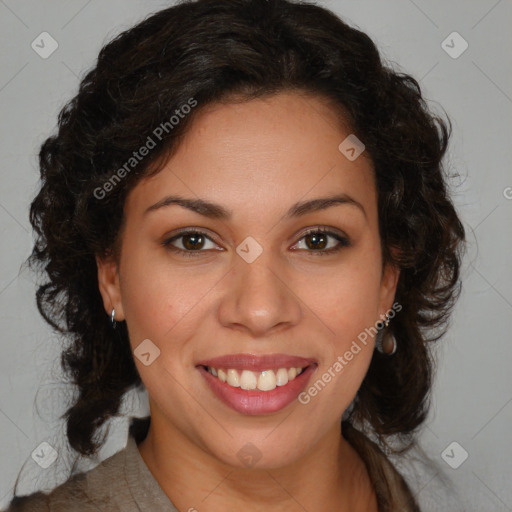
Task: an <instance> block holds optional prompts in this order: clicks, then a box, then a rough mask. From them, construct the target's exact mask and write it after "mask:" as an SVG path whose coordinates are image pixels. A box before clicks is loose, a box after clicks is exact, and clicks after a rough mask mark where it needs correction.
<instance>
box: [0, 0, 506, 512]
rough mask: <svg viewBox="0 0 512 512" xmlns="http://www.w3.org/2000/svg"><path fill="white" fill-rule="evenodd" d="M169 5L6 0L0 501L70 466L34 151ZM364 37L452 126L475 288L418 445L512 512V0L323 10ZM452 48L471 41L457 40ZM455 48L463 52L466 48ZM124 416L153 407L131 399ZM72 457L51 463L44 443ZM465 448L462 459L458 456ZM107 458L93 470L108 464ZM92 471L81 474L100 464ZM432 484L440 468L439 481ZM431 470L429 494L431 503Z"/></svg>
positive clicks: (485, 506) (442, 358)
mask: <svg viewBox="0 0 512 512" xmlns="http://www.w3.org/2000/svg"><path fill="white" fill-rule="evenodd" d="M167 5H169V2H163V1H149V0H146V1H142V0H139V1H137V0H124V1H120V0H114V1H113V0H109V1H108V2H106V1H104V2H100V1H99V0H89V1H84V0H68V1H66V2H62V1H60V2H58V1H56V0H51V1H49V0H46V1H45V2H40V1H39V2H37V1H35V0H32V1H28V0H24V1H16V2H15V1H14V0H0V34H1V36H0V37H1V42H2V52H1V57H0V59H1V76H0V108H1V112H2V122H1V128H0V129H1V134H0V135H1V136H0V152H1V168H0V169H1V170H0V180H1V187H0V232H1V252H0V326H1V338H0V346H1V349H2V357H1V358H0V390H1V393H0V432H1V436H0V507H4V506H5V505H6V504H7V502H8V501H9V499H10V496H11V492H12V486H13V484H14V480H15V478H16V475H17V474H18V471H19V470H20V469H21V467H22V465H23V467H24V470H23V475H24V476H23V477H22V484H21V487H20V492H23V493H28V492H31V491H33V490H35V489H39V488H47V489H49V488H51V487H52V486H53V485H55V484H56V483H58V482H59V480H62V479H63V478H65V471H66V470H67V469H69V468H68V467H67V464H68V463H67V462H66V453H65V446H64V445H63V444H62V441H61V440H62V437H63V435H64V433H65V430H63V425H62V422H59V421H58V417H57V416H58V414H60V413H62V412H64V407H63V405H62V404H63V399H64V397H65V394H64V393H65V389H66V388H65V386H63V385H62V384H60V383H59V380H61V379H62V375H61V373H60V370H59V357H58V356H59V340H58V338H57V337H56V336H55V335H54V334H53V333H51V331H50V330H49V328H48V327H47V326H46V324H44V322H43V321H42V319H41V318H40V316H39V314H38V312H37V309H36V307H35V301H34V290H35V284H34V283H35V277H34V275H32V274H31V272H30V271H28V270H26V269H23V268H21V264H22V262H23V260H24V259H25V258H26V257H27V256H28V255H29V252H30V248H31V243H32V237H31V233H30V226H29V222H28V216H27V213H28V206H29V203H30V201H31V199H32V197H33V195H34V194H35V192H36V190H37V181H38V171H37V158H36V155H37V152H38V150H39V145H40V144H41V142H42V141H43V140H44V139H45V138H46V137H47V136H48V135H50V134H51V132H52V131H53V130H54V128H55V125H56V117H57V113H58V111H59V110H60V108H61V107H62V106H63V104H64V102H65V101H67V100H68V99H70V98H71V96H72V95H74V94H75V92H76V90H77V86H78V82H79V79H80V78H81V77H83V74H84V71H85V70H86V69H88V68H89V67H90V66H91V65H92V64H93V63H94V60H95V58H96V56H97V53H98V51H99V49H100V48H101V46H102V45H103V44H105V43H106V42H107V41H108V40H109V39H111V38H112V37H113V36H114V35H116V34H117V33H118V32H119V31H120V30H123V29H126V28H128V27H129V26H131V25H132V24H133V23H135V22H136V21H138V20H140V19H142V18H143V17H144V16H145V15H147V14H149V13H150V12H153V11H156V10H158V9H160V8H162V7H164V6H167ZM320 5H324V6H326V7H329V8H331V9H333V10H334V11H335V12H337V13H338V14H339V15H341V16H342V17H343V18H344V19H345V20H346V21H348V22H349V23H351V24H353V25H356V26H358V27H359V28H360V29H362V30H364V31H366V32H367V33H368V34H369V35H370V36H371V37H372V38H373V39H374V40H375V41H376V42H377V44H378V46H379V48H380V50H381V51H382V53H383V56H384V57H386V58H387V59H389V60H391V61H394V62H397V63H399V65H400V66H401V67H402V68H403V70H404V71H406V72H409V73H411V74H412V75H413V76H415V77H416V78H417V79H419V80H420V82H421V85H422V87H423V90H424V93H425V95H426V97H427V98H428V99H429V100H431V106H432V108H434V109H436V110H438V111H440V106H442V107H444V109H445V110H446V112H447V113H448V115H449V116H450V118H451V119H452V121H453V125H454V133H453V137H452V142H451V148H450V152H449V155H448V159H447V166H448V168H449V169H450V171H452V172H457V173H458V174H459V178H457V179H456V180H454V181H453V182H452V183H453V187H454V200H455V203H456V205H457V207H458V210H459V212H460V214H461V216H462V218H463V221H464V224H465V226H466V228H467V232H468V239H469V245H468V254H467V257H466V260H465V264H464V269H463V284H464V287H463V293H462V296H461V299H460V301H459V303H458V305H457V308H456V310H455V312H454V316H453V320H452V324H451V329H450V331H449V333H448V335H447V336H446V338H445V339H444V340H443V341H442V343H440V344H439V347H438V348H436V351H437V356H438V360H439V370H438V373H437V379H436V382H435V387H434V391H433V404H432V410H431V414H430V416H429V419H428V421H427V423H426V426H425V428H424V429H423V431H422V433H421V435H420V438H419V439H420V443H421V446H423V448H424V449H425V451H426V453H427V454H428V455H429V456H430V457H431V458H432V459H433V460H435V461H436V462H438V463H439V467H440V468H442V471H443V472H444V473H446V475H448V477H449V478H451V479H452V481H453V482H454V483H455V485H456V487H457V489H458V491H459V494H460V496H461V499H462V500H463V501H464V504H465V509H466V510H471V511H473V510H475V511H477V510H478V511H481V510H486V511H488V510H493V511H512V486H510V481H511V480H512V448H511V444H512V443H511V441H512V439H511V434H510V432H511V430H512V429H511V424H512V403H511V402H512V385H511V384H512V382H511V371H510V362H511V361H512V343H511V342H510V339H511V337H510V333H511V332H512V314H511V313H512V286H511V284H512V269H511V265H510V249H511V247H512V242H511V233H512V229H511V228H512V188H511V187H512V172H511V169H510V162H511V161H512V158H511V157H512V144H511V140H510V135H511V133H512V132H511V124H512V122H511V121H512V116H511V114H512V60H511V58H510V49H511V48H512V32H511V31H510V26H512V3H511V1H510V0H500V1H496V0H480V1H475V0H473V1H467V0H465V1H463V0H457V1H452V2H444V1H441V0H429V1H421V2H420V0H415V1H414V2H413V1H412V0H392V1H388V2H382V1H379V0H372V1H361V2H355V1H350V0H330V1H323V2H320ZM44 31H46V32H49V33H50V34H51V35H52V37H53V38H55V40H56V41H57V42H58V45H59V46H58V49H57V50H56V51H55V53H53V54H52V55H51V56H50V57H49V58H47V59H43V58H41V57H40V56H39V55H38V54H37V53H36V52H35V51H34V50H33V49H32V48H31V43H32V41H33V40H34V39H36V37H37V36H38V35H39V34H41V33H42V32H44ZM453 31H457V32H458V33H459V34H460V35H461V36H462V37H463V38H464V39H465V40H466V41H467V42H468V44H469V47H468V49H467V50H466V51H465V52H464V53H462V55H460V56H459V57H458V58H452V57H451V56H450V55H448V54H447V53H446V52H445V51H444V50H443V48H442V46H441V43H442V41H443V40H445V39H446V37H447V36H448V35H449V34H451V33H452V32H453ZM448 44H450V45H451V46H454V49H453V50H458V49H459V48H461V46H460V41H457V40H454V42H453V43H452V42H450V39H449V40H448ZM453 50H452V51H453ZM124 407H125V408H124V409H123V410H126V411H138V413H139V414H144V413H145V412H147V403H146V401H145V396H144V395H137V394H135V393H132V394H131V395H129V396H128V397H127V400H126V403H125V405H124ZM126 431H127V424H126V421H123V420H116V421H114V422H112V431H111V435H110V437H109V441H108V443H107V445H106V446H105V447H104V448H103V450H102V451H101V452H100V456H99V459H98V461H99V460H100V459H103V458H105V457H107V456H109V455H111V454H113V453H114V452H116V451H117V450H119V449H120V448H122V447H123V446H124V442H125V439H126ZM44 441H46V442H48V443H49V444H50V445H51V446H52V447H55V449H56V450H57V452H58V453H59V455H60V456H59V458H58V460H57V462H56V463H55V464H53V465H52V466H50V467H49V468H48V469H42V468H40V467H39V466H38V465H37V464H36V463H35V462H34V460H33V459H32V458H31V453H32V452H33V451H34V450H35V449H36V448H37V447H38V446H39V445H40V443H41V442H44ZM453 441H456V442H457V443H459V445H460V446H461V447H463V449H464V450H466V451H467V452H468V454H469V457H468V458H467V460H466V461H465V462H464V463H463V464H461V465H460V466H459V467H458V469H452V468H451V467H450V466H448V464H447V463H445V461H444V460H443V459H442V457H441V453H442V452H443V451H444V450H445V448H446V447H447V446H448V445H450V443H452V442H453ZM461 453H462V452H461V449H460V448H458V447H456V449H455V451H454V452H450V455H452V459H453V458H455V459H457V458H458V457H460V454H461ZM98 461H96V463H97V462H98ZM93 465H95V463H92V462H91V463H90V465H89V466H87V464H86V465H85V466H84V469H87V467H92V466H93ZM434 476H435V475H434ZM429 484H430V477H429V478H425V479H424V481H422V482H421V484H420V485H419V486H418V488H417V489H416V492H417V493H418V495H419V498H420V499H421V496H422V493H425V492H427V490H428V487H429Z"/></svg>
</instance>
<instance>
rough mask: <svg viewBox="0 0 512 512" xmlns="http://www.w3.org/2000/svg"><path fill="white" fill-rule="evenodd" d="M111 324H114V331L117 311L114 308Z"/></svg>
mask: <svg viewBox="0 0 512 512" xmlns="http://www.w3.org/2000/svg"><path fill="white" fill-rule="evenodd" d="M110 322H111V323H112V329H115V328H116V324H117V322H116V310H115V309H114V308H112V314H111V315H110Z"/></svg>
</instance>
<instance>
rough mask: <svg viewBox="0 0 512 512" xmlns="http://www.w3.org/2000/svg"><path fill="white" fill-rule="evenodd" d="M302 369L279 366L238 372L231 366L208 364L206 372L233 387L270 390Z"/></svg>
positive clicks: (293, 376) (298, 373)
mask: <svg viewBox="0 0 512 512" xmlns="http://www.w3.org/2000/svg"><path fill="white" fill-rule="evenodd" d="M303 371H304V369H303V368H279V369H276V370H264V371H262V372H253V371H251V370H242V371H241V373H239V372H238V371H237V370H235V369H233V368H230V369H228V370H223V369H222V368H213V367H211V366H208V372H210V373H211V374H212V375H213V376H215V377H217V378H218V379H219V380H220V381H221V382H226V383H227V384H229V385H230V386H233V387H234V388H241V389H245V390H254V389H259V390H260V391H272V390H273V389H275V388H276V386H285V385H286V384H288V382H290V381H292V380H293V379H295V377H296V376H298V375H300V374H301V373H302V372H303Z"/></svg>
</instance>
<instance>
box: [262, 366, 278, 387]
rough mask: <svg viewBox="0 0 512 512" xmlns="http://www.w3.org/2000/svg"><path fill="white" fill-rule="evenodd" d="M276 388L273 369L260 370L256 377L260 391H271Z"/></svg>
mask: <svg viewBox="0 0 512 512" xmlns="http://www.w3.org/2000/svg"><path fill="white" fill-rule="evenodd" d="M275 388H276V374H275V373H274V370H266V371H264V372H261V374H260V376H259V378H258V389H259V390H260V391H272V390H273V389H275Z"/></svg>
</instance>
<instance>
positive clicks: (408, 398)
mask: <svg viewBox="0 0 512 512" xmlns="http://www.w3.org/2000/svg"><path fill="white" fill-rule="evenodd" d="M448 137H449V130H448V127H447V124H446V123H445V122H444V121H442V120H441V119H438V118H437V117H435V116H434V115H432V114H431V113H430V112H429V111H428V109H427V108H426V105H425V103H424V101H423V98H422V95H421V91H420V88H419V86H418V84H417V82H416V81H415V80H414V79H413V78H412V77H410V76H408V75H406V74H401V73H398V72H395V71H393V70H392V69H391V68H389V67H386V66H385V65H384V64H383V63H382V61H381V59H380V56H379V54H378V51H377V49H376V47H375V45H374V44H373V43H372V41H371V40H370V39H369V38H368V36H366V35H365V34H363V33H362V32H360V31H358V30H355V29H354V28H351V27H349V26H348V25H346V24H345V23H344V22H342V21H341V20H340V19H339V18H337V17H336V16H335V15H334V14H332V13H331V12H330V11H328V10H326V9H323V8H320V7H318V6H315V5H313V4H309V3H292V2H290V1H287V0H195V1H191V2H183V3H180V4H177V5H175V6H173V7H171V8H168V9H165V10H162V11H160V12H158V13H156V14H154V15H152V16H151V17H149V18H148V19H146V20H145V21H143V22H142V23H140V24H138V25H137V26H135V27H133V28H132V29H130V30H127V31H126V32H124V33H122V34H121V35H119V36H118V37H117V38H116V39H114V40H113V41H112V42H110V43H109V44H107V45H106V46H105V47H104V48H103V49H102V50H101V52H100V54H99V58H98V62H97V65H96V67H95V68H94V69H93V70H92V71H90V72H89V73H88V74H87V76H86V77H85V79H84V80H83V81H82V84H81V86H80V90H79V92H78V94H77V95H76V97H75V98H73V100H72V101H71V102H70V103H69V104H68V105H67V106H66V107H65V108H64V109H63V111H62V112H61V114H60V117H59V130H58V133H57V134H56V135H55V136H53V137H50V138H49V139H48V140H47V141H46V142H45V143H44V144H43V146H42V148H41V152H40V166H41V180H42V183H41V190H40V192H39V193H38V195H37V197H36V198H35V200H34V201H33V203H32V206H31V222H32V225H33V227H34V229H35V230H36V232H37V234H38V240H37V243H36V245H35V248H34V251H33V254H32V256H31V262H32V263H33V264H35V265H37V264H39V265H41V267H42V268H43V270H44V272H45V273H46V276H47V282H46V284H44V285H43V286H41V287H40V288H39V290H38V293H37V299H38V305H39V309H40V311H41V313H42V315H43V316H44V318H45V319H46V320H47V321H48V322H49V323H50V324H51V325H52V326H53V327H54V328H55V329H57V330H59V331H60V332H62V333H65V334H66V335H68V336H69V340H70V344H69V347H68V348H67V350H66V351H65V353H64V354H63V365H64V368H65V369H66V370H67V371H68V372H69V374H70V375H71V376H72V378H73V380H74V382H75V383H76V385H77V388H78V390H79V394H78V396H77V399H76V401H75V402H74V403H73V404H72V406H71V407H70V408H69V409H68V411H67V413H66V415H65V417H66V422H67V423H66V425H67V437H68V441H69V444H70V446H71V447H72V448H73V449H74V450H76V452H77V453H78V454H80V455H84V456H91V455H94V454H95V453H97V451H98V449H99V448H100V447H101V446H102V444H103V442H104V439H105V436H104V437H103V439H98V436H97V433H98V429H99V428H100V427H101V426H103V425H104V424H105V422H106V421H107V420H108V419H109V418H111V417H113V416H115V415H116V414H117V413H118V411H119V407H120V403H121V399H122V397H123V395H124V394H125V392H126V391H128V390H130V389H132V388H133V387H139V386H140V387H143V388H145V389H146V390H147V392H148V396H149V404H150V413H151V414H150V417H149V418H147V419H145V420H133V421H132V424H131V429H130V436H129V438H128V440H127V446H126V448H125V449H123V450H121V451H120V452H118V453H117V454H115V455H113V456H112V457H110V458H109V459H107V460H106V461H104V462H103V463H101V464H100V465H99V466H97V467H95V468H94V469H92V470H90V471H89V472H87V473H80V474H75V475H71V476H70V478H69V479H68V481H66V482H65V483H64V484H62V485H60V486H58V487H57V488H56V489H54V490H53V491H52V492H50V493H47V494H45V493H42V492H38V493H34V494H32V495H30V496H28V497H17V498H15V499H14V500H13V502H12V503H11V506H10V508H9V510H11V511H19V510H52V511H53V510H80V511H83V510H109V511H111V510H123V511H125V510H152V511H159V510H188V511H193V510H199V511H201V510H208V511H218V510H234V509H236V508H235V507H242V506H243V507H244V508H248V509H249V510H254V511H260V510H269V509H270V510H275V511H281V510H308V511H316V510H337V511H340V510H341V511H377V510H378V511H391V510H393V511H396V510H403V511H415V510H419V507H418V504H417V500H416V498H415V496H414V495H413V492H412V491H411V489H410V488H409V485H408V484H407V482H406V480H405V479H404V478H403V476H402V475H401V474H400V473H399V472H398V470H397V469H396V467H395V466H394V465H393V464H392V463H391V461H390V456H391V455H393V454H400V453H405V451H406V450H407V449H408V448H410V447H412V446H414V432H415V430H416V429H417V428H418V427H419V426H420V425H421V424H422V422H423V421H424V419H425V417H426V415H427V412H428V397H429V391H430V387H431V379H432V370H433V365H432V358H431V354H430V347H429V346H428V344H431V342H433V341H436V340H438V339H439V338H441V336H442V334H443V332H444V329H445V326H446V322H447V320H448V316H449V313H450V310H451V308H452V306H453V304H454V301H455V299H456V298H457V295H458V292H459V265H460V258H461V252H462V243H463V241H464V229H463V226H462V224H461V222H460V220H459V218H458V216H457V214H456V212H455V210H454V207H453V204H452V202H451V200H450V198H449V197H448V194H447V187H446V182H445V179H446V178H445V175H444V172H443V168H442V158H443V156H444V153H445V150H446V147H447V142H448ZM395 441H398V444H396V443H395Z"/></svg>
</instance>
